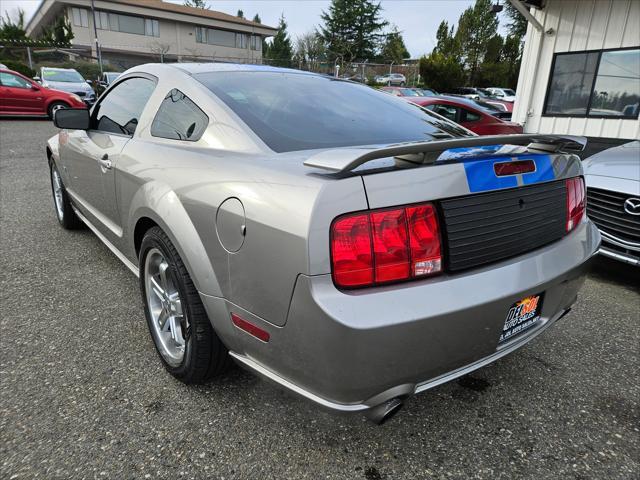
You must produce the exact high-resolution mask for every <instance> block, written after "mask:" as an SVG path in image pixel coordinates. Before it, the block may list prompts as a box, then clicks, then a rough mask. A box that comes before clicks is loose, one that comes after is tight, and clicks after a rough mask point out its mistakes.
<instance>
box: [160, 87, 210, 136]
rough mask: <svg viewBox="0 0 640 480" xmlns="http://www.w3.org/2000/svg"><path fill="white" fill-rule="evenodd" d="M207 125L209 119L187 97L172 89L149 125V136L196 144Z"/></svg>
mask: <svg viewBox="0 0 640 480" xmlns="http://www.w3.org/2000/svg"><path fill="white" fill-rule="evenodd" d="M208 124H209V117H207V115H205V113H204V112H203V111H202V110H200V108H198V106H197V105H196V104H195V103H193V102H192V101H191V99H190V98H189V97H187V96H186V95H185V94H184V93H182V92H181V91H180V90H178V89H176V88H174V89H173V90H171V91H170V92H169V93H168V94H167V96H166V97H165V98H164V100H163V101H162V103H161V104H160V108H159V109H158V113H156V117H155V118H154V119H153V123H152V124H151V135H153V136H154V137H160V138H169V139H171V140H187V141H190V142H197V141H198V140H200V137H202V134H203V133H204V131H205V129H206V128H207V125H208Z"/></svg>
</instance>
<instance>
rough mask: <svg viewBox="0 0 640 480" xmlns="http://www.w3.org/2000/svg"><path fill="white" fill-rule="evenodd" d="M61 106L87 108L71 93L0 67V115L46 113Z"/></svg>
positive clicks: (48, 113) (51, 115) (50, 112)
mask: <svg viewBox="0 0 640 480" xmlns="http://www.w3.org/2000/svg"><path fill="white" fill-rule="evenodd" d="M61 108H87V106H86V105H85V103H84V102H83V101H82V99H81V98H80V97H78V96H77V95H75V94H73V93H67V92H62V91H60V90H53V89H51V88H45V87H43V86H42V85H38V84H37V83H36V82H34V81H33V80H30V79H28V78H27V77H25V76H24V75H21V74H19V73H18V72H14V71H12V70H6V69H0V115H48V116H49V118H53V114H54V112H55V111H56V110H59V109H61Z"/></svg>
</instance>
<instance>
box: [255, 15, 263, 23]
mask: <svg viewBox="0 0 640 480" xmlns="http://www.w3.org/2000/svg"><path fill="white" fill-rule="evenodd" d="M253 21H254V22H256V23H262V20H261V19H260V15H258V14H257V13H256V14H255V15H254V16H253Z"/></svg>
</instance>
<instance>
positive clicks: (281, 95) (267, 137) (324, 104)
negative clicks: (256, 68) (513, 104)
mask: <svg viewBox="0 0 640 480" xmlns="http://www.w3.org/2000/svg"><path fill="white" fill-rule="evenodd" d="M194 77H195V78H196V79H197V80H198V81H200V82H201V83H202V84H204V85H205V86H206V87H207V88H208V89H209V90H211V91H212V92H213V93H214V94H215V95H216V96H218V97H219V98H220V99H221V100H222V101H223V102H224V103H225V104H227V105H228V106H229V108H231V109H232V110H233V111H234V112H235V113H236V114H237V115H238V116H239V117H240V118H241V119H242V120H243V121H244V122H245V123H246V124H247V125H248V126H249V127H250V128H251V129H252V130H253V131H254V132H255V133H256V135H258V136H259V137H260V138H261V139H262V141H263V142H264V143H266V144H267V145H268V146H269V148H271V149H272V150H274V151H276V152H289V151H294V150H311V149H317V148H334V147H344V146H350V145H375V144H387V143H397V142H407V141H419V140H422V141H424V140H432V139H433V138H434V134H435V136H438V137H442V134H443V132H446V133H449V134H451V135H454V136H464V135H466V134H467V132H466V131H465V130H463V129H461V128H459V127H458V126H456V125H455V124H453V123H450V122H444V121H442V120H439V119H436V118H435V117H434V116H433V115H431V114H430V113H429V112H427V111H426V110H424V109H422V108H420V107H418V106H416V105H413V104H410V103H409V102H407V101H405V100H401V99H399V98H397V97H392V96H390V95H387V94H385V93H382V92H378V91H376V90H374V89H372V88H369V87H366V86H363V85H358V84H355V83H353V82H345V81H341V80H338V79H334V78H331V77H323V76H317V75H307V74H296V73H282V72H212V73H200V74H196V75H194Z"/></svg>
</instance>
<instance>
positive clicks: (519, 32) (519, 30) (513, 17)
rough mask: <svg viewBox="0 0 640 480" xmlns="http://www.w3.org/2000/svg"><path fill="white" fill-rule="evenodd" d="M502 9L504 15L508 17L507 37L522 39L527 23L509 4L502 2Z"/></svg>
mask: <svg viewBox="0 0 640 480" xmlns="http://www.w3.org/2000/svg"><path fill="white" fill-rule="evenodd" d="M504 7H505V8H504V13H505V14H506V15H507V17H509V23H507V31H508V32H509V35H514V36H516V37H518V38H524V35H525V33H527V25H528V23H529V22H528V21H527V19H526V18H524V15H522V14H521V13H520V12H519V11H518V9H517V8H516V7H514V6H513V5H512V4H511V3H510V2H504Z"/></svg>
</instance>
